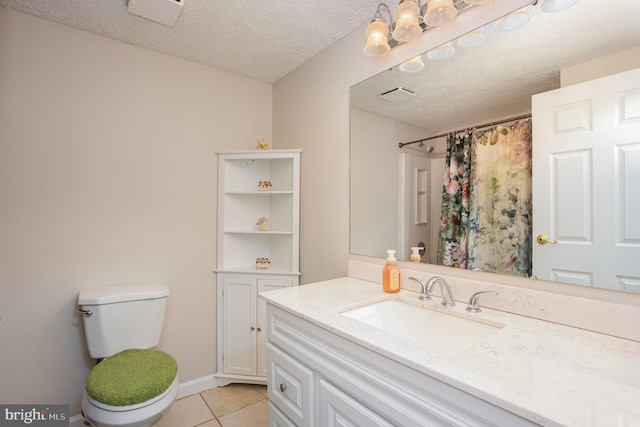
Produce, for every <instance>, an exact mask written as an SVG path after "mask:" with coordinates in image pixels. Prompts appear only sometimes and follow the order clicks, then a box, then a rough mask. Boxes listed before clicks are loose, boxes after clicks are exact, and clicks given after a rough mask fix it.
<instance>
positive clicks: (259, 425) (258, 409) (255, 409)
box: [218, 399, 269, 427]
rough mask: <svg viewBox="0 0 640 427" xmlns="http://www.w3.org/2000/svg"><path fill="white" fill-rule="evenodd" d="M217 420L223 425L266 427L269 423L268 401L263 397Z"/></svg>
mask: <svg viewBox="0 0 640 427" xmlns="http://www.w3.org/2000/svg"><path fill="white" fill-rule="evenodd" d="M218 420H219V421H220V424H222V426H223V427H267V426H268V425H269V401H268V400H266V399H264V400H261V401H259V402H258V403H254V404H253V405H249V406H247V407H244V408H242V409H239V410H237V411H234V412H231V413H230V414H227V415H225V416H223V417H219V418H218Z"/></svg>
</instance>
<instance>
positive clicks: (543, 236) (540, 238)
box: [536, 234, 558, 245]
mask: <svg viewBox="0 0 640 427" xmlns="http://www.w3.org/2000/svg"><path fill="white" fill-rule="evenodd" d="M536 241H537V242H538V243H540V244H541V245H546V244H547V243H549V244H551V245H556V244H558V241H557V240H549V236H547V235H546V234H538V237H536Z"/></svg>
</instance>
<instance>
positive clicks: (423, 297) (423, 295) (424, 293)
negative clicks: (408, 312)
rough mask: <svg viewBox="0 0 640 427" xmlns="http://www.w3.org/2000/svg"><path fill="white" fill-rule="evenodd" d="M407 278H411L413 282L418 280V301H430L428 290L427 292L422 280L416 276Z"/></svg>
mask: <svg viewBox="0 0 640 427" xmlns="http://www.w3.org/2000/svg"><path fill="white" fill-rule="evenodd" d="M409 280H413V281H414V282H418V283H420V286H422V293H421V294H420V296H419V297H418V299H420V301H430V300H431V295H429V292H427V285H426V284H425V283H424V282H423V281H422V280H420V279H418V278H417V277H409Z"/></svg>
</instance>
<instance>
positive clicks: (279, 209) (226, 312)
mask: <svg viewBox="0 0 640 427" xmlns="http://www.w3.org/2000/svg"><path fill="white" fill-rule="evenodd" d="M300 151H301V150H264V151H261V150H251V151H227V152H220V153H218V228H217V268H216V276H217V280H216V282H217V297H218V302H217V334H218V337H217V344H218V357H217V363H218V368H217V373H216V379H217V384H218V385H219V386H223V385H226V384H229V383H252V384H266V382H267V356H266V354H267V351H266V332H267V328H266V326H267V325H266V305H265V303H264V302H263V301H261V300H259V299H258V293H260V292H263V291H267V290H272V289H277V288H282V287H290V286H298V284H299V277H300V271H299V263H300V262H299V240H300V238H299V234H300V232H299V229H300V225H299V223H300ZM261 182H262V183H265V182H269V183H270V186H269V187H268V188H267V189H265V188H264V185H263V186H261V185H260V183H261ZM261 187H263V188H261ZM261 218H268V228H267V229H266V230H265V229H263V230H262V231H261V227H260V225H258V224H257V223H258V222H259V220H260V219H261ZM260 259H262V260H264V259H268V264H266V265H267V268H258V263H257V261H258V260H260Z"/></svg>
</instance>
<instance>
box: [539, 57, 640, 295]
mask: <svg viewBox="0 0 640 427" xmlns="http://www.w3.org/2000/svg"><path fill="white" fill-rule="evenodd" d="M532 114H533V118H532V121H533V218H534V222H533V234H534V243H533V274H534V275H535V276H537V277H538V278H539V279H546V280H556V281H561V282H565V283H573V284H579V285H584V286H594V285H597V286H598V287H606V288H610V289H618V290H626V291H635V292H640V69H636V70H632V71H627V72H624V73H620V74H614V75H611V76H608V77H603V78H600V79H596V80H592V81H589V82H585V83H580V84H577V85H573V86H568V87H564V88H561V89H557V90H553V91H550V92H546V93H542V94H538V95H535V96H533V100H532ZM545 236H546V238H545ZM545 240H546V241H545Z"/></svg>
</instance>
